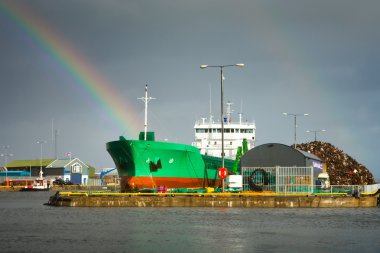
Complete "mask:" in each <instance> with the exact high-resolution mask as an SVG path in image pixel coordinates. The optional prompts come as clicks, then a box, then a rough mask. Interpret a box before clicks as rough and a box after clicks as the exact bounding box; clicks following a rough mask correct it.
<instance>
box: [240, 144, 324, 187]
mask: <svg viewBox="0 0 380 253" xmlns="http://www.w3.org/2000/svg"><path fill="white" fill-rule="evenodd" d="M240 167H241V173H242V175H243V184H244V188H245V190H270V191H274V192H312V191H313V187H314V184H315V180H316V179H317V177H318V175H319V174H320V173H322V168H323V165H322V160H321V159H320V158H319V157H317V156H315V155H313V154H311V153H307V152H304V151H301V150H298V149H295V148H292V147H290V146H287V145H284V144H279V143H268V144H263V145H260V146H257V147H255V148H253V149H251V150H249V151H248V152H247V153H245V154H244V155H243V156H242V158H241V160H240Z"/></svg>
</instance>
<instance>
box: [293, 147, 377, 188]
mask: <svg viewBox="0 0 380 253" xmlns="http://www.w3.org/2000/svg"><path fill="white" fill-rule="evenodd" d="M297 149H300V150H303V151H306V152H310V153H312V154H314V155H316V156H318V157H319V158H320V159H321V160H322V161H323V163H325V164H326V166H327V173H328V174H329V176H330V183H331V184H332V185H365V184H374V183H375V180H374V177H373V175H372V173H371V172H370V171H369V170H368V169H367V168H366V167H365V166H364V165H363V164H360V163H358V162H357V161H356V160H355V159H353V158H352V157H351V156H349V155H347V154H346V153H344V152H343V151H342V150H340V149H338V148H336V147H335V146H333V145H332V144H330V143H326V142H320V141H313V142H309V143H302V144H297Z"/></svg>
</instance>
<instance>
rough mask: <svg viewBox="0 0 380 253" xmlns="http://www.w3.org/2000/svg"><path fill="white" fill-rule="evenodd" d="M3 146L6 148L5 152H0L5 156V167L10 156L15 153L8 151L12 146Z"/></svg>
mask: <svg viewBox="0 0 380 253" xmlns="http://www.w3.org/2000/svg"><path fill="white" fill-rule="evenodd" d="M3 148H4V150H5V152H4V154H0V156H4V166H3V167H4V168H5V166H6V165H7V163H8V157H11V156H13V154H9V153H8V149H9V148H10V146H9V145H6V146H3Z"/></svg>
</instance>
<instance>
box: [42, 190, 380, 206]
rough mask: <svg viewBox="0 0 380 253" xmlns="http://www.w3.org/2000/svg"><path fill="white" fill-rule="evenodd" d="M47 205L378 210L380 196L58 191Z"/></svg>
mask: <svg viewBox="0 0 380 253" xmlns="http://www.w3.org/2000/svg"><path fill="white" fill-rule="evenodd" d="M48 205H51V206H58V207H60V206H64V207H240V208H358V207H376V206H377V205H378V196H377V195H372V196H360V197H353V196H347V195H346V194H316V195H305V194H303V195H302V194H287V195H275V194H272V193H255V192H245V193H191V194H189V193H112V192H92V193H88V192H56V194H55V195H53V196H51V197H50V199H49V203H48Z"/></svg>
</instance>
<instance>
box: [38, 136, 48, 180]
mask: <svg viewBox="0 0 380 253" xmlns="http://www.w3.org/2000/svg"><path fill="white" fill-rule="evenodd" d="M45 143H46V141H37V144H40V146H41V153H40V178H42V175H43V172H42V145H43V144H45Z"/></svg>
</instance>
